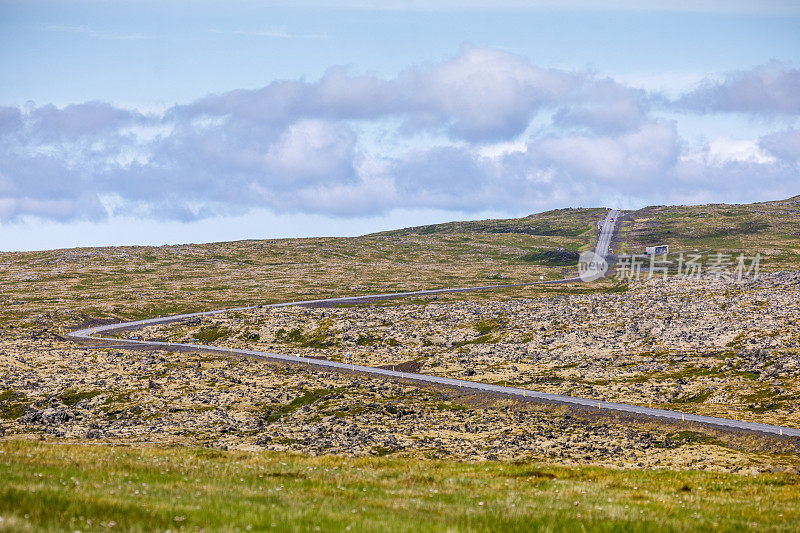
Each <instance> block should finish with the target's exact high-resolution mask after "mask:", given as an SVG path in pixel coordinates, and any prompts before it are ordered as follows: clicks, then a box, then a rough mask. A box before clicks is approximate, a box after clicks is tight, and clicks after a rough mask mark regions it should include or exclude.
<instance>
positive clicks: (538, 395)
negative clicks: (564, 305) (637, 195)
mask: <svg viewBox="0 0 800 533" xmlns="http://www.w3.org/2000/svg"><path fill="white" fill-rule="evenodd" d="M618 216H619V211H617V210H611V211H609V212H608V214H607V215H606V217H605V219H604V221H603V226H602V229H601V231H600V234H599V236H598V239H597V246H596V248H595V253H597V254H598V255H600V256H602V257H606V256H607V255H608V249H609V245H610V243H611V238H612V236H613V232H614V227H615V226H616V223H617V218H618ZM579 281H580V278H579V277H577V276H576V277H571V278H564V279H559V280H552V281H539V282H529V283H512V284H505V285H486V286H481V287H463V288H450V289H431V290H420V291H408V292H400V293H385V294H371V295H364V296H345V297H339V298H322V299H318V300H302V301H295V302H283V303H276V304H267V305H253V306H247V307H236V308H230V309H218V310H214V311H204V312H199V313H187V314H182V315H171V316H165V317H158V318H149V319H146V320H135V321H131V322H120V323H117V324H108V325H103V326H97V327H91V328H84V329H79V330H76V331H72V332H70V333H68V335H69V336H70V337H72V338H73V339H76V340H95V341H96V340H102V341H107V342H109V343H113V344H114V345H117V346H121V347H125V346H129V347H141V346H148V347H153V348H163V349H167V350H175V349H182V350H187V349H188V350H202V351H206V352H218V353H221V354H225V355H237V356H244V357H250V358H256V359H263V360H277V361H284V362H288V363H297V364H303V365H310V366H315V367H320V368H330V369H336V370H344V371H351V372H359V373H362V374H366V375H372V376H382V377H389V378H398V379H404V380H409V381H414V382H417V383H431V384H438V385H445V386H449V387H454V388H459V389H464V390H465V391H475V392H481V393H490V394H498V395H505V396H508V397H513V398H516V399H519V400H523V401H538V402H548V403H560V404H567V405H575V406H580V407H583V408H589V409H599V410H610V411H615V412H619V413H626V414H632V415H641V416H645V417H651V418H658V419H664V420H675V421H685V422H699V423H701V424H709V425H713V426H717V427H720V428H726V429H734V430H745V431H754V432H759V433H767V434H774V435H786V436H793V437H800V429H797V428H790V427H783V426H774V425H770V424H761V423H758V422H745V421H741V420H731V419H728V418H717V417H712V416H704V415H695V414H690V413H682V412H680V411H671V410H667V409H655V408H650V407H645V406H639V405H631V404H625V403H617V402H604V401H602V400H596V399H590V398H579V397H573V396H566V395H561V394H550V393H546V392H539V391H535V390H530V389H522V388H518V387H504V386H500V385H491V384H488V383H480V382H475V381H467V380H463V379H454V378H447V377H442V376H432V375H428V374H417V373H411V372H400V371H395V370H387V369H383V368H375V367H370V366H362V365H353V364H347V363H339V362H336V361H328V360H325V359H313V358H308V357H300V356H295V355H285V354H279V353H272V352H263V351H256V350H244V349H239V348H233V349H231V348H222V347H219V346H209V345H204V344H188V343H171V342H160V341H147V340H135V339H115V338H113V337H103V336H101V335H98V334H102V333H108V332H111V331H115V330H122V329H124V330H131V329H138V328H141V327H143V326H148V325H154V324H164V323H168V322H177V321H181V320H185V319H188V318H193V317H202V316H212V315H217V314H221V313H227V312H231V311H248V310H252V309H258V308H277V307H287V306H293V305H336V304H350V303H359V302H368V301H374V300H381V299H392V298H406V297H409V296H429V295H435V294H445V293H458V292H470V291H485V290H494V289H501V288H509V287H524V286H531V285H543V284H552V283H565V282H579Z"/></svg>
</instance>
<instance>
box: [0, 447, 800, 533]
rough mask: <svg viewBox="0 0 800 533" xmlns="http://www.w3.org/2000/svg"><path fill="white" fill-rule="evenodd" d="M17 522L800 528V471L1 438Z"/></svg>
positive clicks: (281, 527)
mask: <svg viewBox="0 0 800 533" xmlns="http://www.w3.org/2000/svg"><path fill="white" fill-rule="evenodd" d="M0 479H2V483H1V484H0V530H7V531H107V530H111V531H158V530H161V531H164V530H187V531H196V530H206V531H248V530H253V531H263V530H275V531H287V530H288V531H421V530H425V531H456V530H457V531H469V530H472V531H531V530H538V531H583V530H591V531H711V530H713V531H739V530H750V529H757V530H767V529H768V530H770V531H796V530H797V523H798V520H800V503H798V502H800V486H798V485H799V484H800V478H798V476H795V475H788V474H760V475H755V476H743V475H731V474H716V473H709V472H674V471H653V470H643V471H630V470H611V469H603V468H594V467H591V468H590V467H582V468H569V467H564V466H555V465H542V464H537V463H529V462H525V461H516V462H514V463H503V462H489V463H472V464H470V463H461V462H448V461H432V460H410V459H397V458H386V457H374V458H363V459H351V458H343V457H336V456H327V457H305V456H298V455H289V454H281V453H275V452H270V453H255V452H239V451H237V452H233V451H220V450H207V449H203V448H180V447H127V446H118V445H117V446H113V445H76V444H63V443H60V444H56V443H44V442H30V441H20V440H14V441H4V442H1V443H0Z"/></svg>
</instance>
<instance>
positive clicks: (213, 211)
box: [0, 46, 800, 222]
mask: <svg viewBox="0 0 800 533" xmlns="http://www.w3.org/2000/svg"><path fill="white" fill-rule="evenodd" d="M676 110H679V112H681V113H688V114H693V115H704V114H718V113H739V114H742V113H743V114H746V115H748V116H751V117H753V118H754V119H758V120H776V117H778V118H779V119H780V120H781V121H782V122H781V123H780V124H781V125H780V127H777V128H776V131H774V132H773V133H770V134H769V135H766V136H764V137H762V138H757V139H749V140H741V139H739V140H735V139H714V140H712V141H709V142H708V143H706V144H705V145H704V146H701V147H699V148H698V147H694V148H692V147H690V146H688V143H687V142H686V140H684V139H682V138H681V137H680V136H679V134H678V129H677V125H676V124H675V122H674V121H672V120H667V119H666V118H663V117H664V116H666V115H665V113H664V112H665V111H670V112H675V111H676ZM798 115H800V71H798V70H797V69H793V68H792V67H791V66H789V65H784V64H780V63H771V64H768V65H764V66H760V67H757V68H755V69H752V70H749V71H741V72H734V73H730V74H728V75H726V76H724V77H723V78H722V79H718V80H715V81H706V82H704V83H703V84H701V85H700V86H699V87H698V88H697V89H696V90H694V91H692V92H690V93H687V94H684V95H682V96H681V97H679V98H678V99H676V100H672V101H670V100H668V99H667V98H666V97H664V96H663V95H659V94H652V93H648V92H646V91H643V90H640V89H636V88H633V87H630V86H627V85H625V84H622V83H619V82H617V81H615V80H613V79H611V78H607V77H602V76H599V75H598V74H596V73H591V72H577V71H575V72H573V71H566V70H559V69H552V68H542V67H538V66H536V65H534V64H532V63H531V62H530V61H528V60H527V59H525V58H522V57H519V56H516V55H513V54H509V53H506V52H502V51H498V50H494V49H486V48H476V47H471V46H465V47H464V48H463V49H462V50H461V52H460V54H459V55H457V56H456V57H454V58H452V59H450V60H448V61H444V62H441V63H436V64H430V65H425V66H420V67H415V68H410V69H407V70H405V71H403V72H400V73H399V74H398V75H397V76H395V77H393V78H391V79H381V78H379V77H376V76H365V75H361V76H356V75H351V74H349V73H348V71H347V70H345V69H343V68H333V69H331V70H329V71H328V72H327V73H326V74H325V75H324V76H323V77H322V79H320V80H319V81H316V82H305V81H275V82H272V83H270V84H269V85H267V86H265V87H263V88H261V89H258V90H235V91H231V92H228V93H225V94H217V95H210V96H207V97H204V98H201V99H199V100H197V101H194V102H191V103H189V104H186V105H176V106H174V107H172V108H169V109H167V110H166V111H165V112H163V113H161V114H158V115H154V114H148V113H143V112H139V111H136V110H130V109H122V108H119V107H116V106H114V105H111V104H108V103H103V102H86V103H82V104H77V105H70V106H66V107H61V108H58V107H55V106H53V105H42V106H35V105H29V106H26V107H23V108H19V107H0V221H2V222H11V221H19V220H24V219H26V218H29V217H35V218H41V219H46V220H56V221H73V220H81V219H82V220H103V219H105V218H107V217H109V216H114V215H133V216H139V217H145V218H151V219H162V220H186V221H188V220H196V219H201V218H204V217H210V216H217V215H221V214H239V213H244V212H247V211H248V210H251V209H254V208H266V209H268V210H270V211H273V212H275V213H314V214H323V215H337V216H362V215H374V214H380V213H386V212H388V211H390V210H393V209H399V208H435V209H450V210H458V211H462V212H477V211H483V210H487V209H500V210H504V211H507V212H512V211H514V212H520V211H534V210H536V209H541V208H546V207H551V206H554V205H578V204H581V205H597V204H598V203H599V202H602V199H604V198H612V197H613V198H623V199H628V200H629V201H630V202H632V203H639V204H641V203H666V202H677V203H691V202H702V201H712V200H718V199H720V198H728V197H729V196H730V194H729V193H730V192H731V191H735V193H736V197H738V198H748V197H753V198H762V197H763V195H764V194H765V193H769V194H771V195H772V196H774V197H776V198H777V197H785V196H791V195H794V194H797V193H798V192H800V190H798V188H800V187H798V185H800V180H798V171H799V169H800V131H798V130H797V129H796V128H795V127H793V125H794V124H796V123H797V120H796V119H797V118H798Z"/></svg>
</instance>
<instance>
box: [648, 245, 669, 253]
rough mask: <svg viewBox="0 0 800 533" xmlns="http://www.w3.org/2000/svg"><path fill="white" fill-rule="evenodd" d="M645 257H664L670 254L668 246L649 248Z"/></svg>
mask: <svg viewBox="0 0 800 533" xmlns="http://www.w3.org/2000/svg"><path fill="white" fill-rule="evenodd" d="M644 253H645V255H662V254H668V253H669V245H668V244H659V245H658V246H648V247H647V248H645V249H644Z"/></svg>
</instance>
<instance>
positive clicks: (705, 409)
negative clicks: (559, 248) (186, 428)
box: [134, 272, 800, 425]
mask: <svg viewBox="0 0 800 533" xmlns="http://www.w3.org/2000/svg"><path fill="white" fill-rule="evenodd" d="M532 291H534V290H532ZM134 334H135V335H139V336H143V337H145V338H155V339H170V340H173V341H179V342H194V343H197V342H211V343H213V344H218V345H223V346H235V347H256V348H258V349H259V350H264V351H277V352H280V353H291V354H298V355H310V356H317V357H319V356H322V357H326V358H329V359H334V360H338V361H344V360H347V361H351V362H353V363H357V364H364V365H370V366H392V365H394V366H397V367H398V368H406V369H408V370H413V371H418V372H422V373H428V374H438V375H447V376H451V377H459V378H464V379H470V380H476V381H484V382H491V383H498V384H503V383H508V384H514V385H520V386H525V387H528V388H531V389H535V390H543V391H547V392H556V393H560V394H570V393H572V394H575V395H577V396H582V397H588V398H595V399H602V400H605V401H621V402H626V403H638V404H643V405H644V404H653V405H658V406H663V407H666V408H671V409H678V410H683V411H686V412H697V413H702V414H710V415H716V416H727V417H731V418H733V417H737V418H742V419H746V420H753V421H760V422H766V423H780V424H787V425H798V424H800V411H798V403H797V402H798V399H800V380H798V367H799V366H800V273H798V272H778V273H769V274H764V275H762V276H761V277H760V279H758V280H755V281H752V280H750V281H748V280H744V281H742V282H736V281H731V280H724V279H722V280H711V279H700V280H688V279H686V280H681V279H669V280H663V279H651V280H643V281H641V282H632V283H631V284H630V285H629V286H628V285H618V286H611V287H605V288H603V289H602V290H599V291H597V292H592V291H591V290H588V291H586V290H583V292H582V290H581V289H576V290H575V291H574V292H570V291H565V292H561V293H556V294H547V293H541V292H540V293H539V294H534V295H532V296H530V297H515V298H506V299H502V298H500V299H497V298H493V299H485V298H481V299H470V298H469V297H457V298H450V299H448V298H447V297H431V298H429V299H427V300H426V301H425V302H420V303H410V304H404V303H403V302H402V301H395V302H380V303H376V304H366V305H359V306H346V307H334V308H302V307H290V308H279V309H270V308H264V309H258V310H255V311H253V312H252V313H233V314H228V315H222V316H217V317H213V318H204V319H202V320H200V319H195V320H193V321H190V322H189V323H183V324H172V325H168V326H158V327H151V328H148V329H146V330H144V331H142V332H137V333H134ZM348 354H349V355H348ZM398 365H402V366H398Z"/></svg>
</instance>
